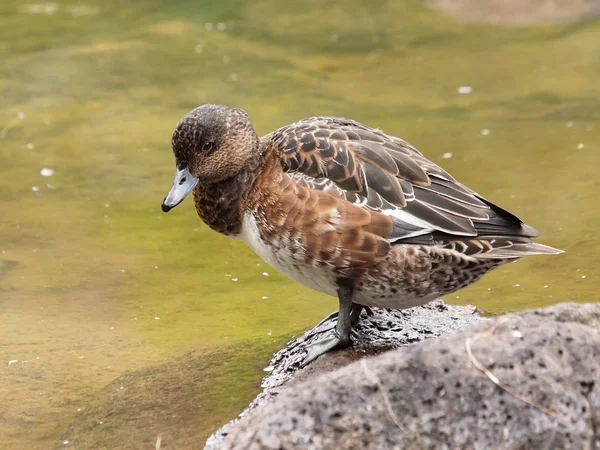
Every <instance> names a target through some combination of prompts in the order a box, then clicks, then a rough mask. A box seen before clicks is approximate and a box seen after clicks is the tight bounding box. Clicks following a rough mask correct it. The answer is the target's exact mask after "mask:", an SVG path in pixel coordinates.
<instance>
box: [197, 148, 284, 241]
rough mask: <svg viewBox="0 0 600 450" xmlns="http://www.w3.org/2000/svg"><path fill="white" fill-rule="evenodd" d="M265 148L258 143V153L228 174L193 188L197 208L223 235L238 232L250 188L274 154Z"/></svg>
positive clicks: (256, 182)
mask: <svg viewBox="0 0 600 450" xmlns="http://www.w3.org/2000/svg"><path fill="white" fill-rule="evenodd" d="M265 150H266V149H265V148H264V147H263V146H262V145H261V147H260V148H259V151H258V152H257V154H258V155H257V157H256V158H254V159H253V160H251V161H249V162H248V164H247V166H246V167H245V168H244V169H243V170H242V171H240V172H239V173H238V174H236V175H235V176H233V177H231V178H228V179H226V180H223V181H220V182H217V183H209V184H203V183H198V185H197V186H196V188H195V189H194V203H195V204H196V211H197V212H198V215H199V216H200V218H201V219H202V221H203V222H204V223H206V224H207V225H208V226H209V227H210V228H212V229H213V230H215V231H217V232H219V233H221V234H224V235H225V236H230V237H236V236H237V235H238V234H240V232H241V230H242V223H243V220H244V214H245V212H246V210H247V208H246V206H247V204H248V198H249V197H251V196H252V195H251V194H252V192H251V191H252V190H253V189H254V188H255V187H256V185H257V184H258V183H259V180H258V179H259V177H260V176H261V173H262V172H263V171H265V169H266V168H267V167H266V166H271V165H272V162H273V161H271V160H272V159H273V156H274V155H271V152H266V151H265ZM267 153H269V154H268V155H267ZM265 163H267V164H265ZM279 170H281V166H279Z"/></svg>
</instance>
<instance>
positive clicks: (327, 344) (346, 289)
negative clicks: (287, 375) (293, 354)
mask: <svg viewBox="0 0 600 450" xmlns="http://www.w3.org/2000/svg"><path fill="white" fill-rule="evenodd" d="M353 291H354V288H353V285H352V283H351V282H349V281H346V280H343V281H341V282H340V283H339V285H338V290H337V294H338V299H339V302H340V310H339V311H338V313H337V323H336V325H335V327H333V326H331V327H329V328H325V329H322V330H317V332H319V333H322V334H323V335H322V336H320V337H319V339H318V340H317V341H315V342H313V343H312V344H310V345H308V346H307V347H306V350H307V352H308V354H307V355H306V358H304V360H303V361H302V364H300V367H304V366H307V365H308V364H310V363H311V362H313V361H314V360H315V359H317V358H318V357H319V356H321V355H323V354H325V353H327V352H328V351H329V350H332V349H334V348H335V347H344V346H346V345H349V344H350V343H351V341H350V333H351V331H352V319H354V320H355V321H358V315H360V311H361V309H362V307H361V308H358V306H360V305H355V306H356V307H357V308H354V310H355V311H357V312H358V314H356V313H354V314H352V316H356V317H352V318H351V313H352V312H353V308H352V306H353V303H352V294H353ZM334 315H335V313H334V314H332V315H330V316H328V317H327V318H326V319H325V321H323V322H321V324H323V323H324V322H326V321H329V320H331V319H333V317H334ZM321 324H319V325H321ZM316 328H319V326H317V327H316Z"/></svg>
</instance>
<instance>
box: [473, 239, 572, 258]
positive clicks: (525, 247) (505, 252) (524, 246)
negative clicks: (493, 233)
mask: <svg viewBox="0 0 600 450" xmlns="http://www.w3.org/2000/svg"><path fill="white" fill-rule="evenodd" d="M488 242H490V244H491V245H492V248H491V249H489V250H488V251H485V252H480V253H478V254H476V255H473V256H476V257H477V258H482V259H515V258H521V257H523V256H531V255H558V254H560V253H564V251H563V250H560V249H558V248H554V247H550V246H548V245H544V244H538V243H537V242H512V241H510V240H504V242H498V241H493V240H492V241H488ZM495 244H500V245H495Z"/></svg>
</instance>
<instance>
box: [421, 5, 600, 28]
mask: <svg viewBox="0 0 600 450" xmlns="http://www.w3.org/2000/svg"><path fill="white" fill-rule="evenodd" d="M427 3H428V4H429V5H431V7H433V8H435V9H437V10H439V11H442V12H443V13H445V14H448V15H450V16H453V17H456V18H457V19H460V20H465V21H470V22H481V23H495V24H504V25H533V24H550V23H565V22H573V21H577V20H585V19H592V18H594V17H597V16H599V15H600V0H569V1H564V0H427Z"/></svg>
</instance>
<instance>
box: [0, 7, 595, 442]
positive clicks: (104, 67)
mask: <svg viewBox="0 0 600 450" xmlns="http://www.w3.org/2000/svg"><path fill="white" fill-rule="evenodd" d="M395 3H400V4H397V5H393V4H392V2H375V3H372V4H370V5H369V6H368V7H366V6H363V4H364V3H363V2H358V1H353V2H351V5H350V4H349V3H348V2H345V3H344V4H342V3H340V4H330V5H328V9H327V11H325V10H324V6H323V3H322V2H317V1H313V0H310V1H308V0H307V1H304V2H295V3H285V2H283V3H282V2H275V1H274V0H265V1H261V2H243V1H222V2H195V1H191V0H188V1H180V2H176V4H175V3H174V2H162V1H159V0H149V1H144V2H142V1H137V2H117V1H108V2H100V1H98V2H95V3H86V4H82V3H80V2H75V1H74V2H57V3H43V4H25V3H24V2H21V1H17V0H5V1H3V2H2V4H1V5H0V53H1V54H2V55H3V56H2V58H1V60H0V102H1V105H2V107H1V108H0V149H1V151H0V167H2V171H1V174H2V176H1V177H0V205H1V211H2V212H1V213H0V214H1V215H0V398H2V399H3V401H2V404H3V407H2V411H0V436H2V439H1V440H0V447H3V448H44V449H45V448H53V447H57V448H61V447H70V448H83V447H77V445H76V444H75V443H74V442H67V441H69V436H68V435H67V434H65V433H67V430H68V429H69V427H70V426H71V424H74V423H77V421H79V420H82V419H81V418H82V417H84V415H85V412H86V408H88V407H89V404H90V402H91V401H92V399H94V398H96V397H97V395H98V394H99V393H100V392H101V391H102V389H103V388H104V387H105V386H106V385H107V384H108V383H110V382H111V381H113V380H115V379H116V378H117V377H119V376H121V375H123V374H125V373H128V372H133V371H136V370H140V369H142V368H146V367H149V366H152V365H156V364H161V363H165V361H169V358H172V357H177V356H181V355H183V354H185V353H186V352H188V351H191V350H196V351H198V352H200V354H204V353H205V354H206V355H207V358H209V356H208V355H215V354H216V355H219V353H220V352H221V354H220V355H219V357H214V356H210V358H214V361H213V359H210V358H209V359H208V360H207V364H206V367H205V368H204V369H203V371H202V372H201V373H202V377H200V378H201V379H199V380H198V386H199V387H198V388H199V389H202V390H203V391H202V392H203V394H202V398H203V399H205V400H204V401H203V402H201V403H200V404H198V405H194V407H193V408H191V409H189V410H186V411H187V413H186V414H187V415H188V417H183V418H182V421H183V422H182V423H186V424H187V426H193V427H194V429H195V430H197V434H196V441H194V440H193V439H192V440H189V439H188V440H187V441H180V443H179V445H180V448H182V447H181V445H183V444H182V442H185V445H183V447H186V446H188V445H189V446H195V448H198V446H200V445H201V444H200V442H201V440H200V438H201V437H202V436H206V435H207V434H208V433H209V432H210V431H211V430H212V429H214V427H215V426H217V425H218V424H219V423H221V422H223V421H225V420H227V419H228V418H230V417H232V416H234V415H235V414H236V413H237V412H239V411H240V410H241V408H242V407H243V405H244V404H245V403H246V402H247V401H248V399H249V398H250V397H251V396H252V395H253V393H254V392H255V391H256V389H257V384H258V381H259V380H260V378H261V376H262V374H261V370H260V367H261V366H263V365H264V364H265V362H266V361H267V360H268V355H269V354H270V352H272V351H275V350H276V349H277V348H278V347H279V346H280V345H282V343H283V342H284V341H285V339H286V338H288V337H290V336H291V335H293V334H295V333H296V334H297V333H299V332H301V331H302V330H304V329H306V328H308V327H310V326H312V325H313V324H315V323H316V322H317V321H318V320H319V319H320V318H321V317H322V316H323V315H324V314H326V313H328V312H330V311H332V310H334V309H335V307H336V300H335V299H333V298H328V297H324V296H322V295H320V294H316V293H314V292H311V291H309V290H307V289H304V288H303V287H301V286H298V285H296V284H294V283H293V282H291V281H288V280H287V279H285V278H283V277H282V276H280V275H278V274H276V273H274V271H273V270H272V269H271V268H269V267H267V266H266V265H265V264H264V263H262V261H260V260H259V259H258V258H257V257H256V256H255V255H254V254H253V253H252V252H251V251H250V250H249V249H247V248H246V247H245V246H244V245H243V244H241V243H239V242H235V241H232V240H227V239H226V238H222V237H220V236H218V235H216V234H215V233H213V232H211V231H210V230H208V229H207V227H205V226H204V225H203V224H202V223H201V222H200V221H199V219H198V218H197V217H196V214H195V212H194V210H193V207H192V204H191V202H190V201H187V202H186V203H185V204H184V205H182V206H181V207H179V208H177V209H176V210H174V211H173V212H172V213H171V214H169V215H164V214H163V213H162V212H161V211H160V202H161V200H162V198H163V197H164V195H165V193H166V192H167V190H168V188H169V187H170V184H171V180H172V175H173V172H174V167H173V158H172V155H171V152H170V148H169V143H170V136H171V132H172V130H173V128H174V126H175V124H176V123H177V122H178V121H179V119H180V118H181V117H182V116H183V115H184V114H185V113H187V112H188V111H189V110H190V109H192V108H193V107H195V106H197V105H199V104H202V103H206V102H214V103H223V104H227V105H230V106H236V107H242V108H244V109H246V110H247V111H248V112H249V114H250V115H251V117H252V119H253V121H254V123H255V126H256V128H257V130H258V131H259V133H261V134H262V133H267V132H269V131H270V130H272V129H274V128H276V127H279V126H281V125H284V124H286V123H289V122H292V121H295V120H297V119H300V118H303V117H306V116H311V115H340V116H348V117H352V118H354V119H357V120H360V121H363V122H365V123H367V124H369V125H372V126H376V127H379V128H382V129H384V130H385V131H387V132H389V133H392V134H396V135H399V136H401V137H403V138H404V139H406V140H408V141H409V142H411V143H413V144H414V145H416V146H417V147H418V148H419V149H421V150H422V151H423V152H424V153H425V154H426V155H427V156H429V157H430V158H431V159H433V160H434V161H436V162H438V163H439V164H441V165H442V166H443V167H444V168H446V169H447V170H449V171H450V172H451V173H453V174H454V175H455V176H456V177H457V178H458V179H459V180H461V181H462V182H464V183H466V184H467V185H469V186H471V187H473V188H474V189H476V190H477V191H478V192H479V193H480V194H482V195H484V196H486V197H488V198H489V199H490V200H492V201H494V202H496V203H498V204H500V205H502V206H503V207H505V208H508V209H510V210H511V211H513V212H515V213H516V214H517V215H519V216H521V217H522V218H523V219H525V220H526V221H527V223H529V224H531V225H533V226H535V227H536V228H538V229H539V230H540V232H541V234H542V237H541V239H540V241H541V242H544V243H547V244H549V245H553V246H556V247H560V248H563V249H565V250H566V251H567V253H566V254H565V255H562V256H559V257H539V258H531V259H527V260H523V261H521V262H518V263H516V264H511V265H508V266H505V267H503V268H501V269H499V270H497V271H495V272H494V273H492V274H490V275H488V276H486V277H485V278H484V280H483V281H482V282H480V283H479V284H477V285H475V286H473V287H471V288H469V289H465V290H463V291H461V292H459V293H458V295H453V296H451V297H450V298H448V299H447V300H449V301H451V302H456V303H470V304H474V305H477V306H478V307H480V308H481V309H483V310H484V311H487V312H489V313H494V314H495V313H501V312H505V311H511V310H517V309H522V308H528V307H538V306H544V305H550V304H552V303H556V302H560V301H566V300H574V301H581V302H584V301H595V300H596V299H597V296H596V291H595V286H596V285H597V283H598V280H599V278H600V239H599V237H598V234H597V229H598V223H600V208H599V207H598V205H599V203H598V194H599V193H600V175H599V167H600V100H599V99H600V88H599V86H598V79H599V76H600V58H598V55H600V22H588V23H584V24H576V25H566V26H545V27H537V28H518V29H508V28H501V27H492V26H476V25H468V26H467V25H461V24H459V23H457V22H455V21H454V20H453V19H447V18H444V17H442V16H440V15H438V14H436V13H434V12H431V11H429V10H427V9H425V8H424V7H423V6H421V5H420V4H419V3H417V2H406V3H404V2H395ZM344 5H345V6H344ZM364 5H366V4H364ZM461 87H462V88H461ZM467 87H470V89H469V88H467ZM461 92H463V93H461ZM244 343H252V347H250V348H251V349H252V350H251V351H242V352H239V353H238V352H237V351H233V349H236V348H239V346H240V345H243V344H244ZM219 349H222V351H221V350H219ZM203 352H204V353H203ZM242 362H243V363H242ZM224 368H226V369H227V371H226V372H223V370H224ZM223 373H226V374H227V376H223ZM156 395H157V396H160V395H162V394H161V392H156ZM95 396H96V397H95ZM138 407H139V405H135V404H132V405H131V409H132V414H131V417H132V418H131V419H130V420H133V421H135V418H136V413H135V411H136V408H138ZM194 408H195V409H194ZM178 424H179V422H178V421H177V420H171V421H170V422H169V425H168V427H170V429H172V430H177V427H178ZM190 424H191V425H190ZM104 425H105V424H104V423H100V422H98V423H97V426H96V428H95V433H96V435H97V436H100V437H102V435H103V431H102V430H103V428H102V427H103V426H104ZM158 431H160V430H158ZM164 432H165V431H164V430H163V433H164ZM107 433H108V432H107ZM153 433H155V431H154V430H151V431H149V434H152V436H154V434H153ZM107 436H108V435H107ZM107 439H108V437H107ZM107 442H108V441H107ZM110 442H112V444H111V445H110V447H111V448H116V447H115V446H116V445H117V444H115V442H120V443H122V445H123V446H125V447H128V448H134V447H135V445H136V441H132V439H131V437H130V436H127V435H122V436H119V437H118V439H116V440H114V441H110ZM138 443H139V442H138ZM86 445H87V447H86V448H95V447H93V442H92V443H90V442H87V444H86ZM171 445H174V444H171ZM175 446H176V447H177V445H175ZM146 448H147V447H146Z"/></svg>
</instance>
